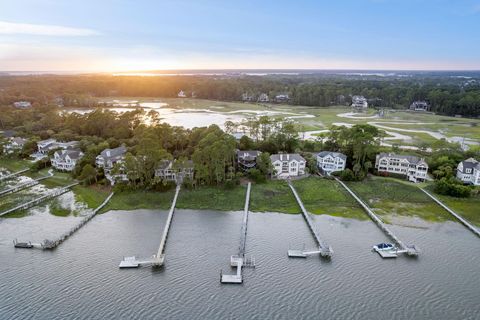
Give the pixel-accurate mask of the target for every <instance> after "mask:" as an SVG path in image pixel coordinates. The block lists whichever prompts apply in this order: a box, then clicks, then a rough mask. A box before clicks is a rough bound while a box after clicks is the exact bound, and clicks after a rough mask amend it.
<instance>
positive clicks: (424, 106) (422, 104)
mask: <svg viewBox="0 0 480 320" xmlns="http://www.w3.org/2000/svg"><path fill="white" fill-rule="evenodd" d="M428 107H429V106H428V103H427V102H426V101H414V102H412V104H411V105H410V110H413V111H428Z"/></svg>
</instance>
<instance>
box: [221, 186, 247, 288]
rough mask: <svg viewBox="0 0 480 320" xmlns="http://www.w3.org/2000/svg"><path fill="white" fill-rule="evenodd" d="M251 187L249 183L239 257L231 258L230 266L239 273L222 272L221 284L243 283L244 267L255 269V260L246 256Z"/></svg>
mask: <svg viewBox="0 0 480 320" xmlns="http://www.w3.org/2000/svg"><path fill="white" fill-rule="evenodd" d="M251 187H252V184H251V183H250V182H249V183H248V185H247V193H246V195H245V206H244V208H243V219H242V227H241V232H240V245H239V248H238V255H233V256H231V257H230V266H231V267H233V268H236V269H237V271H236V273H235V274H223V272H222V271H221V272H220V282H221V283H236V284H240V283H243V277H242V269H243V268H244V267H255V259H254V258H252V257H250V258H248V257H247V256H246V255H245V248H246V242H247V227H248V213H249V204H250V190H251Z"/></svg>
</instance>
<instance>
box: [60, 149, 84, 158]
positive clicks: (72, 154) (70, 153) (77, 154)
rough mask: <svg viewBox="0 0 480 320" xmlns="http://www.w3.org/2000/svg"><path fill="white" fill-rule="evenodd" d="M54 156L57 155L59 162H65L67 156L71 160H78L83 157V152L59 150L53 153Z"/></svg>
mask: <svg viewBox="0 0 480 320" xmlns="http://www.w3.org/2000/svg"><path fill="white" fill-rule="evenodd" d="M55 154H57V155H58V157H59V158H60V159H61V160H65V158H66V157H67V156H68V157H69V158H70V159H72V160H78V159H80V158H81V157H83V152H82V151H81V150H78V149H67V150H59V151H55Z"/></svg>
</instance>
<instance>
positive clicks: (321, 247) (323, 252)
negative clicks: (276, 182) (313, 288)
mask: <svg viewBox="0 0 480 320" xmlns="http://www.w3.org/2000/svg"><path fill="white" fill-rule="evenodd" d="M288 186H289V187H290V189H291V190H292V192H293V195H294V196H295V199H296V200H297V203H298V205H299V206H300V209H301V211H302V215H303V218H304V219H305V222H306V223H307V226H308V229H309V230H310V232H311V233H312V235H313V238H314V240H315V242H316V243H317V246H318V248H317V249H312V250H305V249H303V250H288V256H289V257H292V258H306V257H308V256H310V255H314V254H320V256H322V257H324V258H331V257H332V254H333V250H332V248H331V247H330V246H329V245H328V244H327V243H326V242H325V241H323V240H322V239H321V238H320V235H319V233H318V230H317V229H316V228H315V227H314V226H313V222H312V218H311V217H310V214H309V213H308V211H307V209H305V206H304V205H303V202H302V199H300V196H299V195H298V193H297V190H295V188H294V187H293V185H292V184H291V182H290V181H288Z"/></svg>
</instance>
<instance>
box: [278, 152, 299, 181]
mask: <svg viewBox="0 0 480 320" xmlns="http://www.w3.org/2000/svg"><path fill="white" fill-rule="evenodd" d="M270 160H271V162H272V165H273V168H274V172H273V177H275V178H279V179H286V178H289V177H297V176H301V175H304V174H305V165H306V163H307V162H306V161H305V159H304V158H303V157H302V156H301V155H299V154H298V153H287V154H283V153H280V154H272V155H271V156H270Z"/></svg>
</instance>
